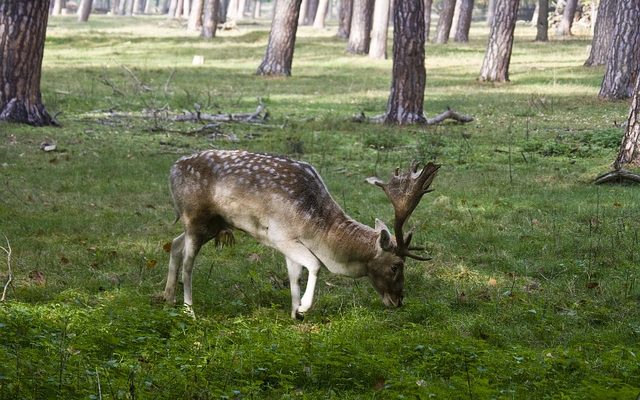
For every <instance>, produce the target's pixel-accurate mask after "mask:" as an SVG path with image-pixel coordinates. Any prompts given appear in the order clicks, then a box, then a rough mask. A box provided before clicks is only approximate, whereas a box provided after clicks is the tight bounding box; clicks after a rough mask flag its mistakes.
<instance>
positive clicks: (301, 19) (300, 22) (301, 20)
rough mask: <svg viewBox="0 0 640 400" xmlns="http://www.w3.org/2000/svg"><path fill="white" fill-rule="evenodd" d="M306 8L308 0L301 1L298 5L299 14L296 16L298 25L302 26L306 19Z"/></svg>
mask: <svg viewBox="0 0 640 400" xmlns="http://www.w3.org/2000/svg"><path fill="white" fill-rule="evenodd" d="M307 8H309V0H302V3H300V14H299V16H298V25H304V22H305V20H306V19H307Z"/></svg>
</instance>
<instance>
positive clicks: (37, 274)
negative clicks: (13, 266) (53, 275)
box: [29, 269, 47, 286]
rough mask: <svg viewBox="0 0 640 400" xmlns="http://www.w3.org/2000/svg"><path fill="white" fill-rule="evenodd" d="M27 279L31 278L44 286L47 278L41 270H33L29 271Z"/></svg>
mask: <svg viewBox="0 0 640 400" xmlns="http://www.w3.org/2000/svg"><path fill="white" fill-rule="evenodd" d="M29 279H31V280H32V281H33V282H34V283H35V284H36V285H38V286H44V285H45V284H46V283H47V278H45V276H44V274H43V273H42V272H41V271H38V270H35V269H34V270H33V271H31V272H29Z"/></svg>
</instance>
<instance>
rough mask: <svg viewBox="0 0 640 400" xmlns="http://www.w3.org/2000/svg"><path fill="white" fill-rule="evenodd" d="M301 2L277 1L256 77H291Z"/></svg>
mask: <svg viewBox="0 0 640 400" xmlns="http://www.w3.org/2000/svg"><path fill="white" fill-rule="evenodd" d="M301 1H302V0H278V2H277V3H276V9H275V11H274V15H273V21H272V23H271V32H270V33H269V44H268V45H267V51H266V53H265V55H264V59H263V60H262V63H261V64H260V66H259V67H258V71H257V72H256V73H257V74H258V75H279V76H291V63H292V62H293V50H294V48H295V44H296V31H297V30H298V17H299V13H300V3H301Z"/></svg>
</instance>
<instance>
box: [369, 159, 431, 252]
mask: <svg viewBox="0 0 640 400" xmlns="http://www.w3.org/2000/svg"><path fill="white" fill-rule="evenodd" d="M418 166H419V163H418V162H417V161H413V162H412V163H411V165H410V166H409V169H408V171H406V172H403V173H400V169H399V168H397V169H396V170H395V173H394V175H393V176H392V177H391V179H390V180H389V182H387V183H383V182H382V181H378V182H375V184H376V185H378V186H380V187H381V188H382V190H384V192H385V193H386V195H387V197H388V198H389V200H390V201H391V204H392V205H393V209H394V211H395V221H394V224H393V228H394V230H395V236H396V242H397V244H398V254H399V255H402V256H406V257H410V258H414V259H416V260H422V261H425V260H428V259H429V258H426V257H421V256H417V255H415V254H411V253H410V252H409V242H410V241H411V234H409V235H407V237H406V238H405V236H404V233H403V227H404V224H405V222H406V221H407V219H408V218H409V217H410V216H411V214H412V213H413V211H414V210H415V208H416V207H417V206H418V204H419V203H420V200H421V199H422V196H424V195H425V194H427V193H429V192H431V191H432V189H429V186H430V185H431V182H433V179H434V178H435V176H436V173H437V172H438V169H439V168H440V166H439V165H436V164H434V163H431V162H430V163H428V164H427V165H425V167H424V168H422V169H421V170H420V171H419V172H418Z"/></svg>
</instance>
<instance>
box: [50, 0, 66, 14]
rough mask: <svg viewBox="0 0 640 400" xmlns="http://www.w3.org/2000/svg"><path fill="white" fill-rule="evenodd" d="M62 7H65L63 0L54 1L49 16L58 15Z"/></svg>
mask: <svg viewBox="0 0 640 400" xmlns="http://www.w3.org/2000/svg"><path fill="white" fill-rule="evenodd" d="M64 7H65V1H64V0H55V1H54V3H53V11H51V15H60V14H61V13H62V9H63V8H64Z"/></svg>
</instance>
